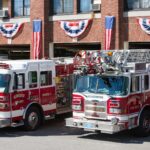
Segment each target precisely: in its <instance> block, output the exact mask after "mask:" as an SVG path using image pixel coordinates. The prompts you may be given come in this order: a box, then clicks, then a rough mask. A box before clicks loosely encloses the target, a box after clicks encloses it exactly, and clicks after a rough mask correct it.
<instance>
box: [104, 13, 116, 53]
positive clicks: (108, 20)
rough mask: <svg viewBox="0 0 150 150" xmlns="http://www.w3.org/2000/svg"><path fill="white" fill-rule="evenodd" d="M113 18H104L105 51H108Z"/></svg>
mask: <svg viewBox="0 0 150 150" xmlns="http://www.w3.org/2000/svg"><path fill="white" fill-rule="evenodd" d="M114 18H115V17H114V16H106V17H105V30H106V31H105V50H110V44H111V35H112V28H113V24H114Z"/></svg>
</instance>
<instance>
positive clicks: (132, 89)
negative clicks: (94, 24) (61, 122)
mask: <svg viewBox="0 0 150 150" xmlns="http://www.w3.org/2000/svg"><path fill="white" fill-rule="evenodd" d="M75 67H76V70H75V72H74V74H75V79H76V85H75V88H74V91H73V100H72V108H73V117H72V118H67V119H66V126H69V127H75V128H83V129H84V130H91V131H98V132H101V133H110V134H113V133H117V132H120V131H123V130H128V129H129V130H130V129H134V131H135V132H134V133H135V134H136V135H138V136H147V135H149V133H150V50H114V51H96V52H93V51H86V52H80V53H79V54H78V55H77V56H76V57H75Z"/></svg>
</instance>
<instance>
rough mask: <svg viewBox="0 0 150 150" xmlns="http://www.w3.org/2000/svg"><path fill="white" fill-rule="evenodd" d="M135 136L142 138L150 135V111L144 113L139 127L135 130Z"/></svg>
mask: <svg viewBox="0 0 150 150" xmlns="http://www.w3.org/2000/svg"><path fill="white" fill-rule="evenodd" d="M135 134H136V135H137V136H140V137H144V136H149V135H150V111H149V110H145V111H144V112H142V114H141V116H140V120H139V126H138V127H137V128H136V130H135Z"/></svg>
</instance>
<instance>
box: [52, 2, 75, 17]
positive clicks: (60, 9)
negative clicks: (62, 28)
mask: <svg viewBox="0 0 150 150" xmlns="http://www.w3.org/2000/svg"><path fill="white" fill-rule="evenodd" d="M72 13H73V0H53V14H56V15H57V14H72Z"/></svg>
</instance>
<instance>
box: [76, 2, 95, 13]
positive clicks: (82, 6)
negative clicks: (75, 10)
mask: <svg viewBox="0 0 150 150" xmlns="http://www.w3.org/2000/svg"><path fill="white" fill-rule="evenodd" d="M78 4H79V12H80V13H87V12H91V11H92V4H93V0H86V2H85V0H79V2H78Z"/></svg>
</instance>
